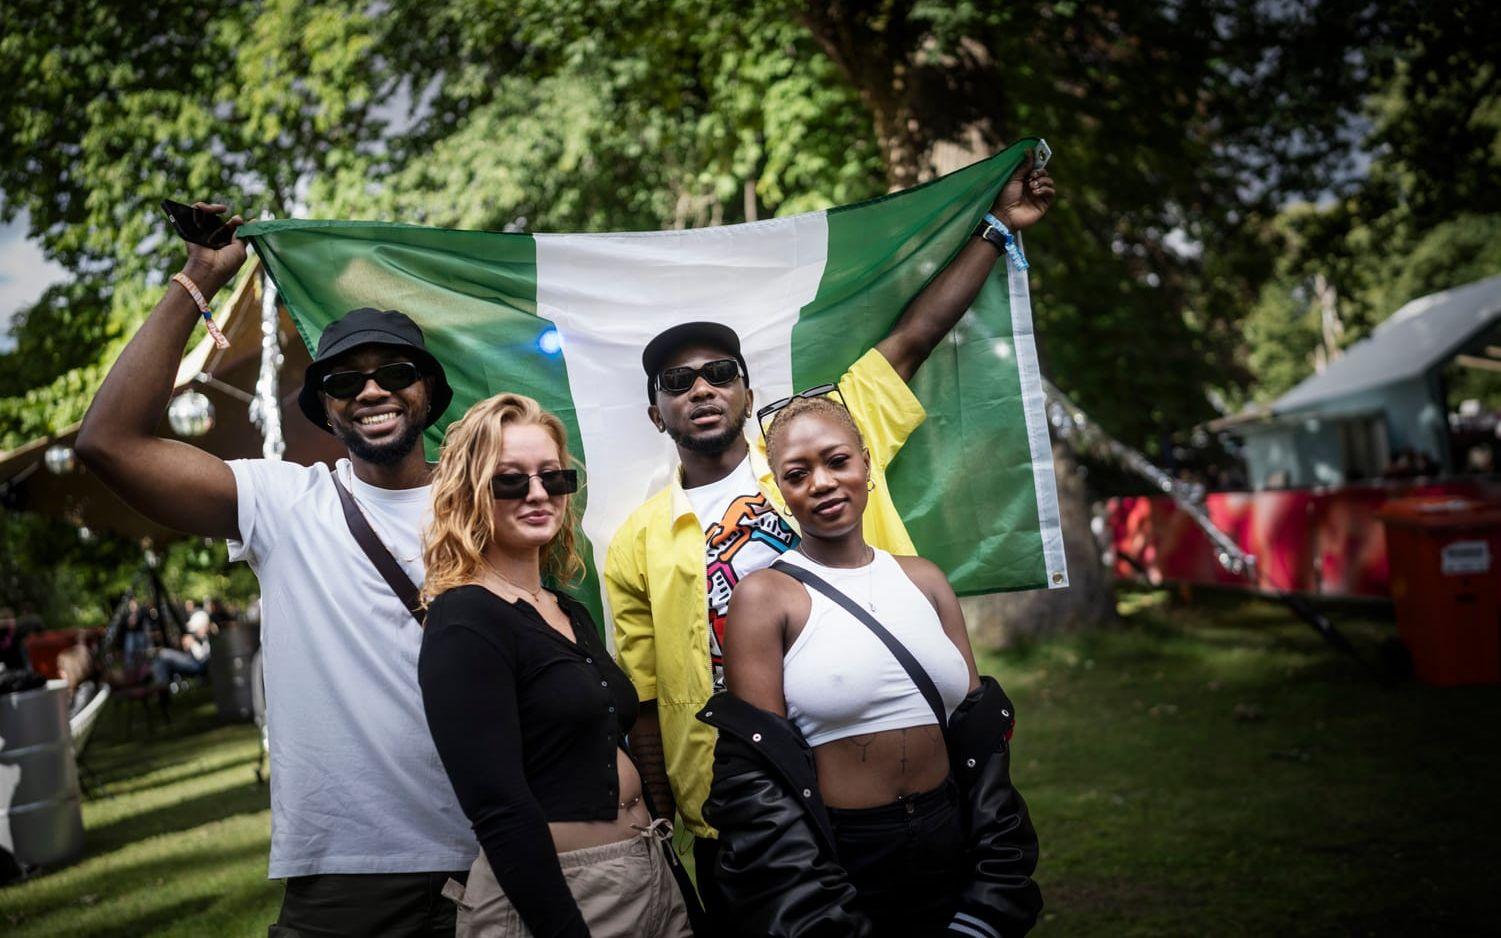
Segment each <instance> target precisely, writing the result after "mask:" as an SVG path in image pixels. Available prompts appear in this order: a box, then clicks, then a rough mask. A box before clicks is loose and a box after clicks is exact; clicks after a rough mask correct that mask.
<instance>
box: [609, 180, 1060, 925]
mask: <svg viewBox="0 0 1501 938" xmlns="http://www.w3.org/2000/svg"><path fill="white" fill-rule="evenodd" d="M1030 165H1031V164H1030V161H1029V162H1028V163H1027V164H1024V165H1023V167H1022V168H1020V169H1018V170H1017V172H1016V174H1015V175H1014V176H1013V177H1012V178H1011V179H1010V180H1009V181H1008V182H1007V184H1006V186H1005V188H1003V189H1002V191H1001V194H1000V195H999V196H997V198H996V201H995V204H994V205H993V206H992V207H991V214H992V215H994V216H995V217H996V218H998V219H999V220H1000V221H1001V222H1002V223H1004V224H1005V225H1006V226H1007V227H1009V228H1010V229H1011V230H1012V231H1020V230H1022V229H1025V228H1028V227H1030V226H1031V225H1033V224H1035V223H1036V222H1037V221H1038V220H1039V219H1040V218H1042V216H1043V214H1044V213H1046V212H1047V210H1048V206H1049V205H1050V204H1051V203H1052V199H1053V182H1052V179H1051V178H1050V177H1049V176H1048V175H1047V174H1046V172H1045V171H1034V172H1028V167H1030ZM985 227H986V226H984V225H982V226H981V228H980V229H978V230H977V231H976V233H975V234H976V236H975V237H974V238H972V239H971V241H970V243H969V244H967V245H966V246H965V247H964V249H963V250H961V251H960V252H959V254H958V255H957V256H956V257H955V258H954V260H953V261H952V262H951V263H950V264H949V265H948V267H946V268H945V269H944V270H943V271H942V272H941V273H940V274H939V275H938V276H937V277H935V278H933V281H932V282H931V283H929V284H928V286H927V287H926V288H925V289H924V290H923V292H922V293H921V294H919V295H918V296H917V298H916V299H914V300H913V301H912V303H911V304H910V305H909V306H908V307H907V309H906V310H905V311H904V312H903V314H902V316H901V318H900V319H899V320H898V321H897V324H896V325H895V326H894V327H893V328H892V330H891V332H890V334H888V335H887V336H886V338H884V339H882V340H881V341H880V342H879V343H877V345H876V346H875V347H874V348H873V349H871V350H869V351H867V352H866V353H865V354H864V355H863V356H861V358H860V359H859V361H857V362H855V363H854V364H853V365H851V366H850V368H849V370H848V371H846V372H845V373H844V375H843V377H841V378H840V379H839V383H838V389H839V394H840V396H841V397H842V398H843V401H844V403H845V405H846V406H847V407H848V408H849V410H850V413H851V415H852V416H853V417H854V418H855V421H856V422H857V423H858V424H859V425H860V430H861V432H862V433H863V434H864V436H865V442H866V445H867V446H868V447H869V449H870V457H871V480H872V482H873V483H874V486H875V487H874V489H873V491H872V492H871V495H870V502H869V506H868V507H867V508H866V511H865V521H864V525H865V538H866V540H867V541H868V542H869V543H871V544H874V545H876V546H877V547H881V548H883V549H885V550H888V551H890V552H892V553H895V554H913V553H916V551H915V550H914V549H913V546H912V541H911V539H910V538H909V537H908V535H907V531H906V528H905V526H904V525H903V524H902V520H901V517H900V516H899V515H898V514H897V511H896V506H895V505H894V504H893V503H892V501H891V495H890V492H889V491H888V489H887V486H886V476H885V470H886V467H887V466H888V465H889V464H890V462H891V460H892V459H893V458H895V457H896V454H897V453H898V452H899V451H900V450H901V447H902V444H904V443H905V442H906V440H907V437H908V435H909V434H911V432H912V431H913V430H915V429H916V428H917V427H918V426H919V425H921V423H922V421H923V419H924V417H925V414H924V412H923V408H922V405H921V404H920V403H919V402H918V400H917V398H916V397H915V396H914V395H913V394H912V391H911V390H910V389H909V388H908V386H907V382H908V381H910V380H911V378H912V375H913V374H914V373H915V372H916V371H917V368H918V366H919V365H921V364H922V363H923V361H924V360H925V359H926V358H927V357H928V355H929V354H930V353H931V352H932V351H933V349H934V348H935V347H936V346H937V344H938V343H939V342H940V341H941V340H942V339H943V337H944V336H945V335H947V334H948V332H949V330H950V329H952V328H953V326H954V324H955V323H957V322H958V321H959V319H960V317H962V316H963V315H964V312H965V310H967V309H968V308H969V306H970V303H972V302H973V301H974V298H975V296H976V294H977V293H979V291H980V287H981V286H982V285H983V284H984V282H985V279H986V278H987V277H988V276H989V275H990V272H991V270H992V268H993V267H994V265H995V263H996V260H997V258H998V257H1000V254H1001V251H1000V249H999V245H998V242H999V239H998V238H996V237H995V232H987V231H985V230H984V229H985ZM641 362H642V366H643V367H644V369H645V371H646V378H647V396H648V401H649V406H648V407H647V416H648V417H649V418H650V419H651V421H652V423H653V424H654V425H655V426H656V428H657V430H658V432H661V433H666V434H668V435H669V436H671V437H672V440H673V442H674V443H675V444H676V445H677V452H678V458H679V460H680V462H681V465H680V467H679V471H678V472H676V473H674V474H673V476H672V479H671V481H670V482H669V483H668V484H667V486H666V487H665V488H663V489H662V491H660V492H658V493H657V494H656V495H654V496H652V497H651V498H649V499H648V500H647V501H646V502H645V503H643V504H642V505H641V506H640V507H638V508H637V509H636V510H635V511H634V512H632V513H631V515H630V517H628V518H627V519H626V521H625V522H624V523H623V524H622V525H621V526H620V528H619V530H617V531H616V532H615V536H614V537H613V538H612V539H611V541H610V546H609V550H608V553H607V555H606V560H605V589H606V593H607V595H608V597H609V601H610V610H611V613H612V615H613V618H614V629H615V643H616V649H617V654H618V656H619V659H620V664H621V666H622V667H623V668H624V669H625V672H626V674H628V675H629V676H630V678H631V680H632V682H633V683H634V684H635V685H636V691H637V693H638V694H639V695H640V697H641V715H640V717H639V718H638V720H637V722H636V726H635V730H634V731H633V732H632V734H631V736H632V740H631V741H632V749H633V751H634V752H635V754H636V756H637V758H638V759H639V760H640V762H641V772H642V776H643V780H644V781H645V783H646V785H647V787H648V790H649V791H650V793H651V796H652V799H653V801H654V802H655V805H656V807H657V809H658V810H659V811H661V812H662V813H663V814H664V815H665V816H667V817H671V816H672V815H673V813H674V811H676V813H678V814H680V815H681V816H682V819H683V823H684V824H685V825H686V826H687V828H688V830H689V831H690V832H691V833H692V834H693V835H694V838H695V841H694V857H695V861H696V866H697V872H698V880H699V891H700V893H701V894H702V895H703V900H704V905H705V908H706V910H707V911H708V913H709V915H710V917H711V918H712V919H715V920H717V921H720V922H723V914H724V913H723V909H722V904H721V903H720V900H719V895H718V892H717V890H716V889H715V888H714V886H713V874H714V869H715V859H716V856H717V853H718V841H717V840H716V839H715V833H714V830H713V828H711V827H709V826H708V825H707V824H706V823H705V822H704V819H703V815H702V807H703V802H704V799H705V798H706V797H707V796H708V794H709V780H710V776H711V771H712V766H713V757H714V730H713V729H712V728H711V727H709V726H707V725H706V724H704V723H701V722H699V721H698V720H696V719H694V714H695V713H697V712H698V710H699V709H700V708H701V707H702V706H703V705H704V703H705V702H706V701H707V700H708V699H709V697H710V695H711V694H713V693H714V691H715V690H716V689H719V688H722V687H723V682H724V669H723V662H722V660H721V658H720V641H721V639H722V638H723V634H724V620H725V614H726V612H727V610H728V608H729V601H730V592H731V590H733V588H734V585H735V584H736V583H737V582H739V580H740V579H742V578H743V577H745V576H746V575H747V574H749V573H751V572H753V571H755V570H759V569H762V568H764V567H768V566H770V565H771V563H772V562H773V561H774V560H776V559H777V557H778V556H779V555H780V554H781V553H782V552H784V551H787V550H790V549H792V548H793V547H795V546H796V545H797V543H798V535H797V532H796V531H795V530H794V529H793V527H792V525H791V523H790V522H791V519H790V518H788V517H787V516H786V515H785V513H784V512H783V507H784V506H783V505H782V502H781V495H780V493H779V492H778V490H777V486H776V482H775V480H774V479H773V478H772V474H771V469H770V467H769V466H768V465H767V463H766V451H765V442H764V440H763V439H762V437H761V436H760V435H759V434H758V435H756V436H755V438H754V440H752V439H750V438H748V437H747V436H746V434H745V424H746V421H747V419H748V418H749V416H750V412H751V407H752V401H753V396H752V393H751V390H750V375H749V374H748V369H747V368H746V364H745V358H744V356H743V355H742V354H741V351H740V339H739V336H737V335H736V334H735V332H734V331H733V330H732V329H730V328H729V327H727V326H724V325H720V324H718V323H709V322H693V323H685V324H682V325H678V326H674V327H673V328H671V329H668V330H667V331H665V332H663V333H662V334H660V335H658V336H657V337H656V338H654V339H653V340H652V341H651V342H650V343H648V344H647V346H646V349H645V351H644V352H643V353H642V356H641Z"/></svg>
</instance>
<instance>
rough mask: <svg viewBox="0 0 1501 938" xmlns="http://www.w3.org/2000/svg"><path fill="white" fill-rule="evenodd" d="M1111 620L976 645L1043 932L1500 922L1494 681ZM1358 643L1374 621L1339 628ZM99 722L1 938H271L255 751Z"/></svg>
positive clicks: (1186, 610)
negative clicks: (81, 772) (49, 864)
mask: <svg viewBox="0 0 1501 938" xmlns="http://www.w3.org/2000/svg"><path fill="white" fill-rule="evenodd" d="M1121 610H1122V614H1123V627H1122V628H1121V629H1119V630H1113V631H1110V632H1105V633H1100V634H1094V635H1088V636H1078V637H1070V638H1063V639H1056V640H1051V641H1046V642H1039V643H1036V644H1032V645H1029V646H1027V647H1024V648H1020V649H1016V650H1013V651H1008V652H1006V653H1005V654H1002V655H994V656H990V657H989V658H988V659H987V660H986V661H985V662H984V668H985V669H986V670H989V671H990V672H991V673H994V674H997V675H998V676H1000V678H1001V679H1002V682H1003V683H1004V684H1005V685H1006V686H1007V688H1008V690H1009V691H1010V692H1011V695H1012V697H1013V698H1014V699H1015V701H1016V706H1017V712H1018V715H1019V724H1018V729H1017V736H1016V739H1015V741H1014V745H1015V752H1016V756H1015V759H1016V761H1015V765H1014V771H1015V776H1016V780H1017V784H1018V786H1019V787H1020V788H1021V789H1022V791H1023V792H1024V793H1025V794H1026V796H1027V799H1028V801H1029V802H1030V804H1031V806H1032V812H1033V818H1034V821H1035V823H1036V825H1037V828H1038V832H1039V834H1040V836H1041V838H1042V844H1043V856H1042V864H1041V866H1040V867H1039V870H1038V874H1037V878H1038V880H1039V882H1040V883H1041V884H1042V887H1043V892H1044V895H1045V897H1046V899H1047V903H1048V908H1047V910H1046V912H1045V913H1044V918H1043V921H1042V924H1041V925H1040V926H1039V928H1038V930H1037V933H1038V934H1042V935H1045V936H1054V935H1106V934H1109V935H1211V934H1212V935H1239V934H1247V935H1249V934H1261V935H1264V934H1269V933H1276V934H1288V933H1303V934H1349V935H1366V934H1376V935H1411V934H1444V935H1452V934H1472V933H1473V934H1479V933H1482V932H1484V933H1491V932H1493V931H1494V930H1495V928H1494V923H1495V922H1497V921H1498V920H1501V890H1498V889H1497V888H1496V884H1497V874H1496V871H1495V858H1496V856H1497V846H1496V845H1497V844H1498V843H1501V797H1498V792H1497V789H1498V787H1501V747H1498V746H1497V738H1498V734H1497V732H1496V729H1495V728H1496V727H1497V726H1498V724H1501V687H1484V688H1459V689H1453V690H1440V689H1434V688H1426V687H1420V686H1417V685H1406V686H1401V687H1396V688H1383V687H1381V686H1378V685H1377V684H1375V683H1374V682H1373V681H1371V680H1370V679H1369V678H1368V677H1366V676H1365V674H1364V673H1363V672H1362V671H1360V670H1359V669H1358V667H1357V666H1356V665H1355V664H1353V663H1352V662H1350V661H1348V660H1346V659H1343V658H1341V657H1339V656H1338V655H1337V654H1336V653H1334V652H1333V651H1331V650H1330V649H1329V648H1328V647H1327V646H1326V645H1325V644H1324V643H1323V642H1322V640H1320V639H1319V638H1318V637H1317V636H1316V635H1314V634H1313V632H1312V631H1310V630H1309V629H1308V628H1307V627H1306V626H1304V625H1302V624H1301V623H1299V622H1297V621H1296V620H1294V619H1293V618H1292V617H1291V616H1290V614H1289V613H1287V612H1286V611H1285V610H1284V609H1283V608H1282V607H1280V606H1278V605H1276V604H1273V603H1267V602H1262V601H1255V600H1250V601H1248V600H1243V599H1240V598H1235V597H1227V596H1201V597H1200V598H1199V599H1198V601H1197V602H1196V603H1195V604H1194V605H1192V606H1188V607H1174V606H1173V605H1172V604H1170V602H1169V601H1168V595H1167V594H1166V593H1163V592H1147V593H1131V592H1128V593H1123V594H1122V597H1121ZM1340 624H1341V626H1342V628H1344V629H1345V630H1346V631H1347V632H1348V633H1349V634H1350V635H1351V636H1352V638H1354V639H1355V640H1356V641H1357V642H1358V643H1359V644H1361V645H1362V647H1370V646H1371V645H1372V644H1373V643H1374V642H1375V641H1376V640H1378V639H1380V638H1382V637H1385V636H1386V635H1388V634H1390V632H1391V629H1392V626H1391V624H1390V623H1389V622H1382V621H1379V620H1361V619H1352V618H1350V617H1349V616H1342V617H1340ZM118 716H119V714H118V713H111V714H107V715H106V716H105V721H106V722H105V725H104V726H103V727H102V728H101V731H100V733H99V735H98V736H97V737H96V738H95V741H94V743H93V747H94V748H93V749H92V750H91V751H90V753H89V759H88V761H89V763H90V764H91V765H92V766H93V768H94V769H95V771H96V772H97V773H98V775H99V776H100V779H101V782H102V784H101V785H100V787H99V790H98V791H97V792H96V793H95V797H94V798H93V799H91V800H90V801H88V802H86V803H85V806H84V822H85V825H86V827H87V830H88V834H87V837H88V852H87V855H86V856H85V858H84V859H83V860H82V861H80V862H79V863H77V864H75V865H73V866H72V867H69V868H67V869H63V870H58V871H56V872H54V873H51V874H48V875H45V876H41V877H38V878H36V879H33V880H31V881H29V882H26V883H22V884H19V885H12V886H9V887H4V888H0V933H4V934H5V935H7V936H16V938H20V936H32V935H35V936H41V935H47V936H53V935H68V936H75V935H143V934H152V935H184V936H187V935H193V936H198V935H213V936H237V935H264V934H265V929H266V924H267V923H268V922H270V921H271V920H272V919H273V918H274V917H275V914H276V908H277V905H278V903H279V900H280V887H279V886H278V885H277V884H275V883H269V882H267V881H266V879H265V870H266V852H267V849H268V841H269V824H270V818H269V812H268V810H267V804H268V796H267V792H266V790H265V789H264V788H262V787H260V786H257V785H256V783H255V780H254V776H253V774H252V766H253V765H254V762H255V759H256V757H257V753H258V746H259V737H258V736H257V734H256V731H255V730H254V729H253V728H251V727H248V726H240V725H236V726H221V725H218V724H217V723H216V722H215V721H214V718H213V713H212V706H211V705H210V703H209V702H208V699H207V697H206V696H205V695H203V694H202V693H199V694H198V695H197V696H196V697H193V696H190V697H189V698H187V699H186V700H183V701H179V702H178V705H177V709H176V711H175V717H176V722H175V723H174V724H173V727H172V729H171V730H170V731H163V730H162V729H161V727H160V725H158V728H157V731H156V733H155V735H153V736H150V737H148V736H146V734H145V733H144V732H143V731H142V730H141V729H140V727H139V725H138V726H137V729H136V732H135V735H134V737H133V738H125V737H124V735H123V733H122V732H121V730H122V727H121V726H120V725H119V723H118V722H117V717H118Z"/></svg>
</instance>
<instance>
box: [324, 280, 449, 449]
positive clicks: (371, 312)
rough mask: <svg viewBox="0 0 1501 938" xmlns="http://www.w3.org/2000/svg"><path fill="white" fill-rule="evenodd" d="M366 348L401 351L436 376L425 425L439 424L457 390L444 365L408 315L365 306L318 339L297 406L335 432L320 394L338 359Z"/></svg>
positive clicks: (347, 315) (424, 370)
mask: <svg viewBox="0 0 1501 938" xmlns="http://www.w3.org/2000/svg"><path fill="white" fill-rule="evenodd" d="M364 345H384V346H389V347H392V348H399V349H401V350H403V351H404V352H406V353H407V354H408V355H410V356H411V357H412V362H413V364H415V365H416V366H417V368H418V369H419V370H421V372H422V374H423V375H424V376H427V375H431V376H432V377H433V379H434V381H433V399H432V408H431V409H430V410H429V411H428V415H427V423H425V424H423V426H424V427H430V426H432V425H433V424H435V423H437V422H438V419H439V418H441V417H442V416H443V412H444V411H445V410H447V409H448V405H449V403H450V402H451V401H452V400H453V388H451V387H449V386H448V378H447V376H446V375H444V374H443V366H442V365H441V364H439V363H438V360H437V359H436V358H434V357H433V354H432V353H431V352H429V351H428V350H427V342H426V341H424V339H423V338H422V328H421V327H420V326H418V325H417V324H416V323H415V322H412V318H411V317H410V316H408V315H407V314H405V313H401V312H398V311H396V310H394V309H386V310H380V309H371V308H369V307H365V308H363V309H356V310H352V311H350V312H348V313H345V314H344V315H343V316H342V317H341V318H339V319H337V320H335V321H334V322H333V323H332V324H331V325H329V327H328V328H327V329H324V330H323V335H321V336H319V337H318V352H317V354H315V355H314V356H313V361H312V363H311V364H310V365H308V366H307V371H305V372H303V374H302V390H301V391H299V392H298V393H297V404H298V406H300V407H301V408H302V412H303V413H304V414H306V415H307V419H308V420H310V421H312V424H313V426H315V427H320V428H322V429H323V430H325V431H327V432H330V433H331V432H333V431H332V430H330V429H329V427H328V422H327V420H328V418H327V416H326V415H325V413H324V411H323V398H322V397H321V395H320V392H321V390H322V385H323V376H324V375H326V374H328V373H329V372H330V371H331V370H332V368H331V367H330V366H331V364H332V363H333V360H334V359H336V358H338V357H339V356H340V355H343V354H344V353H345V352H348V351H351V350H352V349H357V348H359V347H361V346H364Z"/></svg>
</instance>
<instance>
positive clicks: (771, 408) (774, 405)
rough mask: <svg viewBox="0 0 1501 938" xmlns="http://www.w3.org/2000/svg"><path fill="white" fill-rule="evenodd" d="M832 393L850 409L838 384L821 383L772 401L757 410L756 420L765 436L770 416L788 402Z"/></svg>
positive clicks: (843, 405) (842, 405) (769, 423)
mask: <svg viewBox="0 0 1501 938" xmlns="http://www.w3.org/2000/svg"><path fill="white" fill-rule="evenodd" d="M830 394H833V395H835V396H836V397H838V398H839V406H840V407H843V408H844V409H845V410H849V409H850V408H849V405H848V404H846V403H845V402H844V395H843V394H840V393H839V387H838V385H833V384H820V385H818V386H817V387H813V388H809V389H808V390H806V391H799V392H797V393H796V394H794V395H792V396H791V397H784V398H782V399H781V400H779V401H772V402H771V403H770V404H767V405H766V406H765V407H763V408H761V409H760V410H758V411H756V422H757V423H759V424H760V425H761V435H762V436H763V437H764V436H766V431H767V430H768V429H769V428H770V426H771V420H770V419H768V418H772V417H775V416H776V415H777V411H779V410H781V409H782V408H784V407H786V406H787V405H788V404H791V403H792V402H793V401H795V400H797V399H798V398H800V397H805V398H814V397H826V396H828V395H830Z"/></svg>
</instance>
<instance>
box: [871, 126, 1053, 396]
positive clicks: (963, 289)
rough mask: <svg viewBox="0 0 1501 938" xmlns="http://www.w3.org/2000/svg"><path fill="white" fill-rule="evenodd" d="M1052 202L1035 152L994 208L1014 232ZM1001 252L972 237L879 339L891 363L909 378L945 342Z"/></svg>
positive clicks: (1048, 178) (1034, 220)
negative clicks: (1034, 162) (1035, 163)
mask: <svg viewBox="0 0 1501 938" xmlns="http://www.w3.org/2000/svg"><path fill="white" fill-rule="evenodd" d="M1052 203H1053V179H1052V177H1051V176H1049V175H1048V174H1047V170H1046V169H1044V170H1042V171H1041V172H1039V173H1036V174H1033V173H1032V154H1031V153H1028V154H1027V159H1026V162H1024V163H1023V164H1022V165H1021V166H1018V167H1017V168H1016V172H1015V173H1013V174H1012V175H1011V178H1010V179H1009V180H1007V182H1006V185H1005V187H1003V188H1002V189H1001V192H1000V194H999V195H998V196H996V199H995V202H994V204H992V205H991V206H990V212H991V214H992V215H995V216H996V217H997V218H999V219H1000V220H1001V221H1002V222H1003V223H1004V224H1005V225H1006V227H1008V228H1010V229H1011V230H1012V231H1021V230H1023V229H1025V228H1030V227H1031V226H1032V225H1034V224H1036V223H1037V221H1038V220H1039V219H1041V218H1042V216H1043V215H1044V214H1046V213H1047V210H1048V206H1050V205H1052ZM997 257H999V254H998V253H997V251H996V249H995V248H994V247H993V246H992V245H991V244H990V243H989V242H987V241H984V240H982V239H980V238H970V239H969V243H968V244H966V245H965V246H964V248H963V249H962V250H960V252H959V254H958V255H957V256H956V257H955V258H954V259H953V260H952V261H951V262H950V263H949V265H948V266H947V267H945V268H944V269H943V270H942V271H940V272H939V274H938V276H936V277H934V278H933V281H932V282H931V283H929V284H928V285H927V287H925V288H924V289H923V291H922V292H921V293H919V294H918V295H917V297H916V298H915V299H914V300H913V301H912V302H911V303H909V304H908V305H907V309H906V311H904V312H903V313H902V318H901V319H899V320H897V323H896V325H895V326H893V327H892V329H891V332H890V334H888V335H887V336H886V338H884V339H882V340H881V341H880V342H878V343H877V344H876V348H877V349H878V350H880V352H881V354H882V355H884V356H886V360H887V361H889V362H891V367H892V368H894V369H896V373H897V374H899V375H901V376H902V380H903V381H911V380H912V376H913V375H914V374H916V373H917V369H918V367H919V366H920V365H921V364H922V363H923V362H924V361H927V358H928V356H929V355H930V354H932V352H933V349H935V348H937V347H938V343H939V342H941V341H943V337H944V336H946V335H948V334H949V330H950V329H952V328H954V324H955V323H957V322H958V321H959V319H960V317H962V316H963V315H964V312H965V310H967V309H969V306H970V304H971V303H973V302H974V300H975V296H976V295H978V294H979V292H980V287H981V286H983V285H984V284H985V278H986V277H988V276H990V271H991V269H992V268H993V267H995V263H996V259H997Z"/></svg>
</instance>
